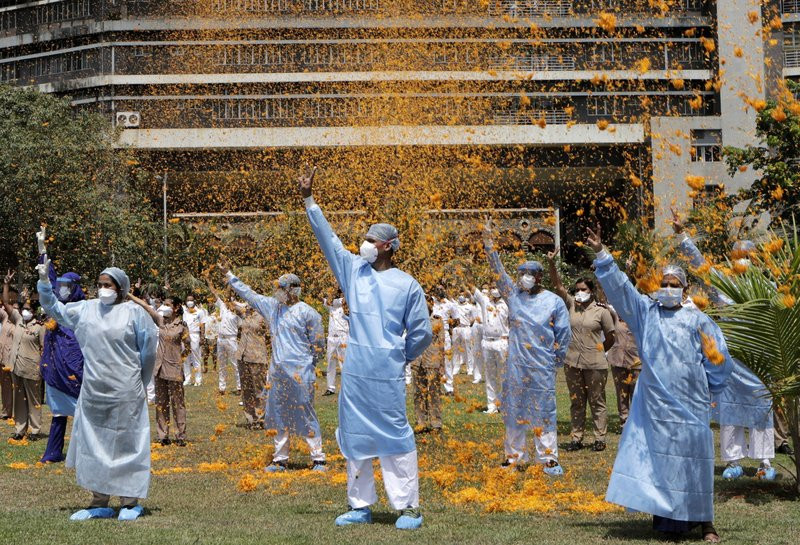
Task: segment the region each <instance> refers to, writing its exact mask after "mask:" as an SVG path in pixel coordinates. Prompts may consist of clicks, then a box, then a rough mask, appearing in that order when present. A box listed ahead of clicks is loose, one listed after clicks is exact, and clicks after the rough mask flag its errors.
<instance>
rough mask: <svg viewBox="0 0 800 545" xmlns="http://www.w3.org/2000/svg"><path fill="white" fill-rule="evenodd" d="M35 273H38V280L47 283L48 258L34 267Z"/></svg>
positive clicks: (48, 272) (48, 277) (48, 278)
mask: <svg viewBox="0 0 800 545" xmlns="http://www.w3.org/2000/svg"><path fill="white" fill-rule="evenodd" d="M36 272H37V273H39V280H41V281H42V282H47V281H49V280H50V276H49V275H50V258H49V257H48V258H45V260H44V262H42V263H39V264H38V265H36Z"/></svg>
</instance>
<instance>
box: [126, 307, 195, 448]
mask: <svg viewBox="0 0 800 545" xmlns="http://www.w3.org/2000/svg"><path fill="white" fill-rule="evenodd" d="M128 297H129V298H130V299H131V300H132V301H134V302H135V303H136V304H138V305H139V306H141V307H142V308H143V309H145V310H146V311H147V313H148V314H150V316H151V317H152V318H153V321H154V322H155V323H156V325H157V326H158V350H157V351H156V363H155V367H153V382H154V384H155V388H156V429H157V432H158V441H159V442H160V443H161V444H162V445H164V446H167V445H170V444H172V441H171V440H170V438H169V423H170V418H169V411H170V407H172V415H173V416H174V417H175V428H176V429H175V441H174V442H175V444H176V445H178V446H179V447H185V446H186V402H185V398H184V391H183V382H184V379H185V376H184V374H183V360H184V359H186V357H187V356H188V355H189V353H190V352H191V350H192V345H191V343H190V342H189V341H190V339H189V328H188V327H187V325H186V323H185V322H184V321H183V301H181V300H180V299H178V298H177V297H167V298H166V299H164V302H163V303H162V304H161V306H160V307H158V309H157V310H153V308H152V307H151V306H150V305H148V304H147V303H146V302H145V301H143V300H142V299H139V298H138V297H136V296H134V295H132V294H129V295H128Z"/></svg>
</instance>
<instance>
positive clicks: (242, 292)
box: [217, 265, 278, 322]
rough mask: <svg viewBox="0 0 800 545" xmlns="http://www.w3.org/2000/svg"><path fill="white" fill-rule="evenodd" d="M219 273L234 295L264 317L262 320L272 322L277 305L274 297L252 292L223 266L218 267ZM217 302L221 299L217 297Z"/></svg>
mask: <svg viewBox="0 0 800 545" xmlns="http://www.w3.org/2000/svg"><path fill="white" fill-rule="evenodd" d="M218 267H219V268H220V270H221V271H224V273H225V278H226V279H227V281H228V284H229V285H230V287H231V288H233V291H235V292H236V295H238V296H239V297H241V298H242V299H244V300H245V301H246V302H247V304H248V305H250V306H251V307H253V308H254V309H256V311H257V312H258V313H259V314H261V316H263V317H264V319H265V320H266V321H267V322H269V321H270V320H272V314H273V311H274V310H275V307H276V306H277V304H278V301H277V300H276V299H275V298H274V297H267V296H266V295H261V294H258V293H256V292H254V291H253V289H252V288H251V287H250V286H248V285H247V284H245V283H244V282H242V281H241V280H239V278H237V277H236V275H234V274H233V272H232V271H231V270H230V269H228V268H227V267H226V266H225V265H218ZM217 300H222V298H221V297H219V296H217Z"/></svg>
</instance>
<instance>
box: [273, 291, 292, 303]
mask: <svg viewBox="0 0 800 545" xmlns="http://www.w3.org/2000/svg"><path fill="white" fill-rule="evenodd" d="M275 299H277V300H278V301H279V302H281V303H283V304H284V305H285V304H286V301H288V300H289V295H288V294H287V293H286V292H285V291H284V290H283V289H282V288H279V289H277V290H275Z"/></svg>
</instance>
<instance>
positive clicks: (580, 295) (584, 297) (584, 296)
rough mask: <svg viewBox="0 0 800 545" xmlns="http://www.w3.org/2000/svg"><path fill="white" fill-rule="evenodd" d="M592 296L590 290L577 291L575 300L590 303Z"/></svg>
mask: <svg viewBox="0 0 800 545" xmlns="http://www.w3.org/2000/svg"><path fill="white" fill-rule="evenodd" d="M591 298H592V294H591V293H589V292H588V291H576V292H575V300H576V301H577V302H579V303H588V302H589V300H590V299H591Z"/></svg>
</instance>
